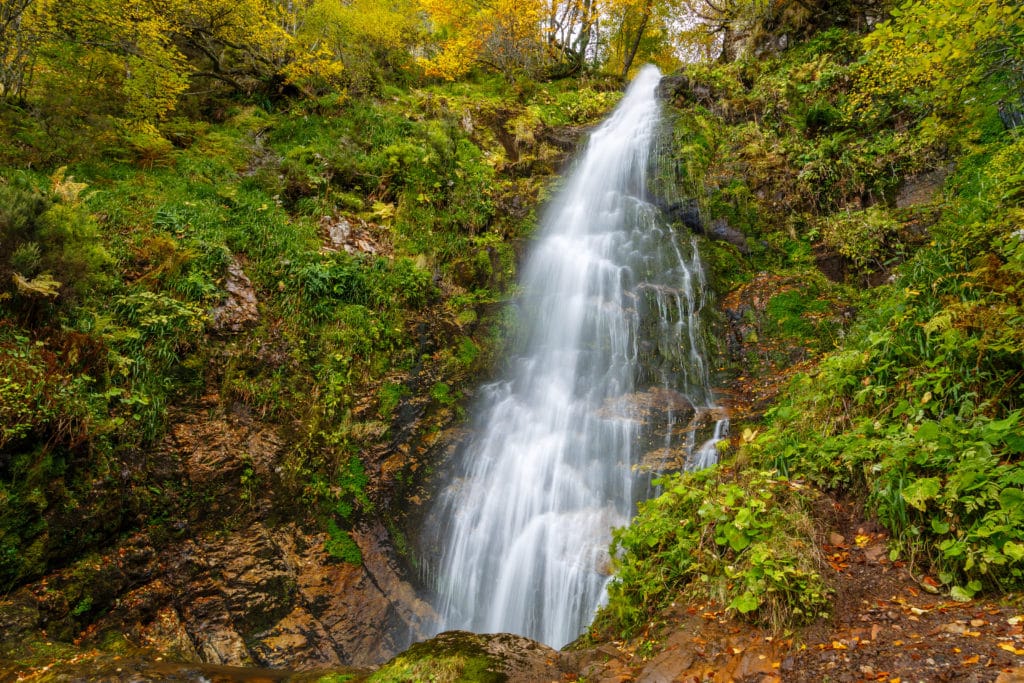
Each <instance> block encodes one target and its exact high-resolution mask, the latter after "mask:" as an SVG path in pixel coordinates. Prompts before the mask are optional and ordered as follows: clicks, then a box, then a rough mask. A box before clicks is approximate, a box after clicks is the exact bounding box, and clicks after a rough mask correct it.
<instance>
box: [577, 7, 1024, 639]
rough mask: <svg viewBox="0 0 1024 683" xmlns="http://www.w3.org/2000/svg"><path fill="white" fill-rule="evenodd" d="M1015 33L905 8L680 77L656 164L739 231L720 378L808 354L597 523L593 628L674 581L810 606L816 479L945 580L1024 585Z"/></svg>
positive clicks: (1023, 166)
mask: <svg viewBox="0 0 1024 683" xmlns="http://www.w3.org/2000/svg"><path fill="white" fill-rule="evenodd" d="M997 25H999V28H996V26H997ZM940 26H941V27H945V28H942V29H939V28H937V27H940ZM952 27H955V28H952ZM986 41H991V43H986ZM982 44H990V45H991V46H992V49H991V50H989V49H987V48H986V49H984V50H982V48H981V47H980V46H981V45H982ZM1022 45H1024V12H1022V10H1021V9H1020V8H1019V7H1017V6H1016V5H1013V4H1012V3H1002V2H996V3H982V2H977V3H927V4H925V3H916V2H911V3H906V4H904V5H902V6H900V7H899V8H898V9H897V10H894V11H893V15H892V19H891V20H889V21H886V22H883V23H881V24H879V25H878V26H877V27H876V28H875V30H873V31H871V32H869V33H866V34H863V35H860V34H858V33H856V32H854V31H850V30H847V29H844V28H841V27H836V28H832V29H830V30H827V31H824V32H820V33H818V34H816V35H814V36H813V37H812V38H811V39H810V40H809V41H807V42H806V43H803V44H800V45H796V46H794V47H793V48H791V49H789V50H785V51H782V52H779V53H778V54H776V55H770V56H768V57H767V58H764V59H753V58H751V57H750V56H747V57H741V58H739V59H737V60H736V61H733V62H730V63H726V64H715V65H704V64H701V65H694V66H692V67H688V68H687V69H686V70H685V71H684V72H683V74H684V75H683V78H682V79H681V80H680V81H677V83H678V85H677V86H676V90H675V102H676V104H677V106H678V107H679V108H680V113H679V115H678V117H677V120H676V140H677V149H678V150H679V151H678V152H677V154H678V155H679V160H678V162H677V164H676V167H677V169H681V170H682V172H683V173H682V175H683V181H684V184H685V185H686V186H687V187H688V188H690V190H691V192H693V193H694V194H695V195H696V196H697V197H698V199H699V202H700V203H701V205H702V207H703V209H704V211H705V213H706V215H707V216H709V217H710V218H723V219H726V220H727V221H728V222H729V223H730V224H731V225H732V226H734V227H737V228H740V229H741V230H742V231H743V232H744V233H745V234H746V235H747V237H748V240H749V241H750V242H751V250H750V252H751V253H750V256H749V261H748V262H747V264H746V265H745V267H744V268H743V269H742V270H740V271H733V272H726V273H722V272H718V273H716V274H715V278H716V281H715V282H716V286H717V287H718V289H719V290H720V291H722V292H723V293H725V294H728V298H727V302H728V303H727V305H731V306H736V310H737V311H738V313H737V315H738V319H737V320H735V321H734V328H735V329H739V330H742V331H745V332H744V333H745V334H746V338H745V339H743V340H742V344H741V347H742V348H741V357H740V358H738V359H737V358H735V357H734V361H736V362H738V363H740V365H738V366H737V368H736V372H737V374H739V373H744V374H746V373H750V372H751V371H752V370H753V371H756V370H757V369H758V368H760V370H761V371H762V372H764V370H766V369H775V368H781V367H783V366H785V365H787V364H788V363H786V362H785V357H784V354H778V353H777V349H778V345H779V343H780V342H781V343H782V347H783V348H786V347H788V348H790V349H792V348H802V349H804V350H805V351H804V352H802V353H801V354H800V355H799V356H795V357H791V358H790V360H791V361H792V360H804V359H808V358H810V359H812V360H813V362H812V363H811V364H805V365H802V366H800V368H799V369H800V370H801V372H799V373H797V374H795V376H793V377H792V379H791V380H789V382H788V384H787V385H786V386H785V387H784V388H783V389H782V391H781V392H780V393H779V394H778V396H777V398H776V399H775V402H774V405H773V406H772V407H771V408H770V409H768V410H767V414H766V416H765V422H766V423H767V426H758V427H757V428H756V429H754V425H749V427H748V428H747V429H746V430H745V433H744V438H743V439H741V440H737V441H739V442H740V443H739V444H738V446H739V447H738V448H737V449H735V450H734V452H733V455H732V456H731V458H727V459H726V461H725V462H726V464H724V465H721V466H719V467H718V468H716V469H713V470H712V471H709V472H702V473H696V474H684V475H681V476H673V477H671V478H668V479H666V480H665V481H664V482H663V486H664V489H665V493H664V494H663V495H662V496H661V497H660V498H657V499H655V500H653V501H650V502H648V503H646V504H644V505H642V506H641V509H640V511H639V514H638V516H637V518H636V519H635V520H634V521H633V523H632V525H631V526H630V527H629V528H628V529H624V530H620V531H619V532H617V535H616V540H615V545H614V549H615V550H616V551H617V553H618V554H617V557H616V567H617V574H616V580H615V582H614V584H613V587H612V589H611V600H610V603H609V606H608V607H607V608H606V610H605V611H604V612H603V613H602V615H601V616H600V617H599V619H598V621H597V622H596V626H597V627H599V629H605V628H612V629H613V631H614V630H617V631H618V632H620V633H623V634H625V635H634V634H636V633H638V631H639V630H640V629H643V628H646V626H647V625H648V624H649V623H650V622H651V621H652V620H656V618H657V613H658V611H659V610H660V609H662V608H663V607H665V606H667V605H668V604H669V603H670V602H672V601H673V600H676V599H678V596H679V595H685V596H688V597H690V598H692V599H697V600H712V601H716V602H718V603H719V604H721V605H722V606H725V607H728V608H729V609H731V610H733V611H734V612H735V613H738V614H741V615H746V616H747V617H752V618H753V619H754V620H755V621H758V622H767V623H770V624H773V625H776V626H781V625H783V624H793V623H801V622H804V621H806V620H807V619H808V618H811V617H814V616H815V615H818V614H821V613H824V612H827V608H828V599H827V596H828V593H829V589H828V586H827V583H826V582H825V580H824V578H823V577H825V576H827V571H825V570H823V569H822V566H820V565H819V563H818V561H817V559H816V553H815V551H814V537H815V534H816V533H821V532H823V531H824V530H817V531H815V529H814V528H813V525H812V524H811V520H809V518H808V510H809V509H810V506H811V504H812V501H814V500H815V498H817V497H818V496H819V495H822V494H821V493H818V492H819V491H820V492H823V493H824V494H825V495H830V496H834V497H839V498H846V499H852V500H855V501H859V502H860V503H862V504H863V506H864V509H865V512H866V514H868V515H869V516H872V517H875V518H877V520H878V521H879V522H881V523H882V524H883V525H884V526H885V527H886V528H887V529H889V531H890V532H891V541H890V556H891V558H892V559H893V560H903V561H906V562H908V563H909V565H910V567H911V568H912V571H913V572H915V574H918V575H920V574H927V575H929V576H930V579H931V580H932V581H933V582H934V583H936V584H937V585H940V586H941V588H942V589H943V590H945V591H948V592H949V593H950V594H951V595H952V597H954V598H955V599H960V600H965V599H969V598H970V597H971V596H972V595H974V594H975V593H978V592H980V591H1019V590H1021V589H1022V588H1024V552H1022V551H1024V517H1022V513H1021V505H1020V501H1021V499H1022V496H1024V467H1022V465H1021V462H1022V457H1021V456H1022V454H1024V451H1022V448H1024V440H1022V437H1021V433H1022V423H1024V421H1022V415H1021V413H1022V410H1024V383H1022V382H1021V379H1022V377H1024V372H1022V369H1021V368H1022V367H1024V337H1022V335H1021V329H1024V328H1022V323H1024V318H1022V315H1021V310H1022V309H1021V303H1022V302H1021V296H1020V291H1019V290H1020V282H1021V281H1022V276H1024V234H1022V232H1021V225H1022V223H1021V221H1022V218H1024V209H1022V204H1021V202H1022V200H1024V190H1022V188H1024V143H1022V138H1021V136H1020V133H1019V131H1020V129H1019V128H1013V125H1014V124H1013V121H1015V120H1016V119H1014V116H1016V114H1012V112H1020V110H1021V107H1022V104H1021V101H1020V92H1021V90H1020V88H1021V84H1022V83H1024V71H1022V68H1021V64H1022V63H1024V61H1022V59H1021V49H1022V48H1021V46H1022ZM979 50H980V51H982V52H984V55H981V54H980V53H979ZM957 64H959V65H961V66H959V67H958V66H956V65H957ZM961 68H962V69H963V72H962V73H961V72H960V71H959V69H961ZM1008 112H1009V113H1008ZM677 172H678V171H677ZM943 178H944V182H943ZM710 254H711V258H712V260H713V261H721V262H724V263H731V264H739V265H742V264H743V261H742V260H741V259H738V258H737V257H736V256H732V255H730V254H729V253H728V249H726V248H723V247H717V248H716V249H714V250H711V251H710ZM823 257H828V258H831V259H832V260H833V262H837V261H838V262H839V263H841V264H842V267H841V268H838V269H836V268H832V269H831V272H830V275H831V277H832V278H833V279H835V280H837V281H838V282H829V281H827V280H825V279H824V278H822V276H821V273H820V272H819V271H818V264H819V263H821V262H822V259H823ZM763 270H770V271H771V272H772V273H773V275H772V276H771V277H768V276H765V275H763V274H762V275H759V276H757V277H755V278H754V279H751V277H750V275H749V273H750V271H754V272H757V271H763ZM858 289H859V290H860V291H859V292H858ZM737 301H738V302H747V303H745V304H744V305H743V306H740V305H739V304H737V303H736V302H737ZM843 308H848V309H849V311H850V312H852V311H854V310H855V309H856V311H857V320H856V322H855V323H854V324H853V325H852V326H850V327H849V329H846V327H847V326H846V325H845V324H842V325H837V324H836V322H837V320H842V319H844V318H845V317H847V316H845V315H844V316H837V314H838V313H841V309H843ZM765 349H767V351H765ZM742 354H745V355H742ZM758 354H761V356H767V360H769V361H770V362H769V363H767V364H761V363H760V361H761V360H763V358H761V357H760V356H759V355H758ZM734 356H735V352H734ZM741 427H742V426H741ZM767 501H771V504H769V503H768V502H767ZM794 548H799V549H800V550H799V552H794V551H793V549H794Z"/></svg>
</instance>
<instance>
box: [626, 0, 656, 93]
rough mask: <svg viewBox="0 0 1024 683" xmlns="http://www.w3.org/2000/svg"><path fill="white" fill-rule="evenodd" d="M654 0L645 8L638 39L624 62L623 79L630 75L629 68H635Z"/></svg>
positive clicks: (637, 34) (634, 40) (634, 41)
mask: <svg viewBox="0 0 1024 683" xmlns="http://www.w3.org/2000/svg"><path fill="white" fill-rule="evenodd" d="M652 4H653V0H648V2H647V4H646V5H645V6H644V15H643V18H642V19H640V26H638V27H637V29H636V37H635V38H634V39H633V45H632V46H631V47H630V49H629V54H627V55H626V56H625V58H624V59H623V60H622V78H623V80H625V78H626V76H627V75H628V74H629V68H630V67H631V66H633V60H634V59H635V58H636V51H637V50H639V49H640V41H641V40H642V39H643V37H644V31H646V30H647V22H648V21H650V19H651V5H652Z"/></svg>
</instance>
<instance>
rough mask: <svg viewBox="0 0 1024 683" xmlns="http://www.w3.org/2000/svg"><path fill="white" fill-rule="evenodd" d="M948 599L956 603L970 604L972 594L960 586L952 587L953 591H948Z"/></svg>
mask: <svg viewBox="0 0 1024 683" xmlns="http://www.w3.org/2000/svg"><path fill="white" fill-rule="evenodd" d="M949 597H951V598H953V599H954V600H956V601H957V602H970V601H971V598H973V597H974V592H973V591H971V590H969V589H967V588H964V587H962V586H953V590H951V591H949Z"/></svg>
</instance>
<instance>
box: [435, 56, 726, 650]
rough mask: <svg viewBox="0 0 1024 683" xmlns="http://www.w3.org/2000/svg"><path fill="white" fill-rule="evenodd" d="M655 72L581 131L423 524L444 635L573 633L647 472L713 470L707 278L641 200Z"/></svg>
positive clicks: (693, 254) (565, 636)
mask: <svg viewBox="0 0 1024 683" xmlns="http://www.w3.org/2000/svg"><path fill="white" fill-rule="evenodd" d="M660 78H661V76H660V74H659V73H658V71H657V69H655V68H654V67H645V68H644V69H643V70H642V71H641V72H640V74H639V75H638V76H637V77H636V78H635V80H634V81H633V83H632V84H631V85H630V87H629V88H628V90H627V91H626V95H625V97H624V98H623V100H622V102H621V103H620V104H619V106H618V107H617V108H616V110H615V111H614V112H613V113H612V115H611V116H610V117H609V118H608V120H607V121H606V122H605V123H604V124H603V125H601V126H600V127H599V128H598V129H597V130H595V131H594V132H593V134H592V136H591V138H590V140H589V143H588V144H587V147H586V149H585V151H584V153H583V155H582V157H581V158H580V159H579V161H578V162H577V165H576V167H575V168H574V170H573V171H572V173H571V174H570V176H569V177H568V178H567V180H566V185H565V187H564V188H563V189H562V190H561V191H560V193H559V196H558V197H557V198H556V200H555V201H554V202H553V204H552V205H551V207H550V208H549V210H548V211H547V213H546V216H545V218H544V220H543V222H542V225H541V227H540V230H539V234H538V238H537V241H536V243H535V244H534V245H533V246H532V251H531V254H530V256H529V258H528V259H527V262H526V264H525V266H524V268H523V275H522V279H521V286H522V293H521V295H520V297H519V299H518V304H517V315H518V318H517V322H518V329H519V333H520V337H521V338H520V340H519V341H520V342H521V343H520V344H519V345H518V350H517V351H516V353H515V355H513V357H512V358H511V359H510V360H509V366H508V372H507V373H506V376H505V378H504V379H501V380H500V381H496V382H494V383H492V384H489V385H486V386H484V387H483V388H482V389H481V390H480V394H479V397H478V401H477V405H476V407H475V412H474V415H475V423H474V426H475V429H474V431H473V436H472V437H471V438H470V439H469V440H468V442H467V443H466V444H465V446H464V448H463V449H462V451H461V453H460V454H459V456H458V465H457V466H458V467H459V470H458V472H457V473H456V476H455V477H454V479H453V481H452V482H451V483H450V485H449V486H448V487H447V489H446V490H445V491H444V492H443V493H442V495H441V496H440V500H439V501H438V503H437V505H436V507H435V509H434V510H433V513H432V515H431V517H430V520H429V523H430V524H431V525H432V526H433V529H434V531H433V532H432V533H433V538H435V539H437V542H439V543H440V545H441V546H442V547H441V548H440V566H439V567H438V568H437V570H436V574H437V593H438V605H437V607H438V611H439V613H440V614H441V615H442V618H443V623H442V624H440V628H441V629H442V630H446V629H456V628H458V629H467V630H472V631H477V632H513V633H518V634H521V635H526V636H529V637H532V638H535V639H537V640H540V641H543V642H546V643H548V644H550V645H553V646H555V647H560V646H562V645H564V644H566V643H567V642H569V641H571V640H573V639H574V638H576V637H577V636H578V635H579V634H580V633H581V632H582V631H583V629H585V628H586V626H587V625H588V624H589V622H590V620H591V619H592V618H593V615H594V611H595V610H596V609H597V608H598V607H599V606H600V605H601V603H602V601H603V600H604V597H605V586H606V583H607V581H608V579H609V576H608V574H609V566H610V558H609V557H608V545H609V542H610V540H611V529H612V528H613V527H615V526H623V525H625V524H626V523H628V521H629V518H630V516H631V514H632V512H633V510H634V506H635V503H636V501H637V500H638V499H639V498H641V497H644V496H647V495H649V494H650V490H649V489H650V484H649V482H650V474H648V473H646V472H650V471H655V472H656V471H658V470H660V469H662V468H663V467H665V466H671V467H675V469H679V468H680V467H694V466H696V465H697V464H700V465H701V466H704V465H707V464H709V462H713V461H714V460H713V458H714V453H715V450H714V441H715V440H716V439H717V438H720V437H721V436H722V433H723V430H724V428H725V425H726V423H725V421H724V419H723V417H722V416H721V414H720V412H721V411H719V410H718V409H717V408H716V406H715V404H714V400H713V397H712V395H711V391H710V389H709V384H708V368H707V363H706V361H705V353H704V349H703V346H704V345H703V343H702V339H701V328H700V325H699V324H698V316H699V313H700V310H701V308H702V306H703V305H704V289H705V287H704V285H705V282H704V273H703V271H702V269H701V266H700V260H699V256H698V253H697V248H696V243H695V241H694V240H693V239H692V238H691V237H688V236H687V237H685V238H684V237H681V236H679V235H677V234H675V232H674V231H673V230H671V229H670V228H669V227H668V225H667V224H666V223H665V222H664V219H663V217H662V216H661V213H660V211H659V210H658V209H657V208H656V207H655V206H654V205H653V204H652V203H650V202H648V201H647V199H646V197H647V187H648V178H647V174H648V170H649V167H650V165H651V161H652V159H651V154H652V149H653V148H654V146H655V141H656V138H657V137H658V133H659V129H660V120H661V115H660V103H659V101H658V98H657V96H656V93H655V91H656V88H657V85H658V82H659V80H660ZM701 431H703V432H704V433H705V436H706V437H707V439H706V441H704V442H702V443H703V445H702V446H701V447H700V448H697V447H696V443H697V438H698V433H700V432H701ZM708 432H711V433H708ZM698 461H699V462H698Z"/></svg>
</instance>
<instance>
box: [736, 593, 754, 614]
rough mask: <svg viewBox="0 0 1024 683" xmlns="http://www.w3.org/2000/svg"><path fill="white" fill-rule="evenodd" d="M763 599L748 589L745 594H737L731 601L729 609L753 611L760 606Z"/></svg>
mask: <svg viewBox="0 0 1024 683" xmlns="http://www.w3.org/2000/svg"><path fill="white" fill-rule="evenodd" d="M760 605H761V601H760V600H759V599H758V598H757V596H755V595H754V594H753V593H751V592H750V591H746V592H745V593H743V595H737V596H736V597H735V598H733V599H732V602H730V603H729V609H734V610H736V611H737V612H739V613H740V614H747V613H748V612H753V611H754V610H756V609H757V608H758V607H760Z"/></svg>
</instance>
